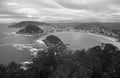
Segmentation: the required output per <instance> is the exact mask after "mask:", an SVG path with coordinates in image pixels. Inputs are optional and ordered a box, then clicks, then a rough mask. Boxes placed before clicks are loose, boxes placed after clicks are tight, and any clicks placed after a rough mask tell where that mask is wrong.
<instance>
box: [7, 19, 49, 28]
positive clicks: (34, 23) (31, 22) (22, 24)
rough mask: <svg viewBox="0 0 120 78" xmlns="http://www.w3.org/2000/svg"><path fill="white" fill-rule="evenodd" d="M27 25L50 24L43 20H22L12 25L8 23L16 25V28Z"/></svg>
mask: <svg viewBox="0 0 120 78" xmlns="http://www.w3.org/2000/svg"><path fill="white" fill-rule="evenodd" d="M28 25H39V26H43V25H50V24H49V23H45V22H36V21H22V22H19V23H16V24H13V25H10V26H8V27H17V28H21V27H26V26H28Z"/></svg>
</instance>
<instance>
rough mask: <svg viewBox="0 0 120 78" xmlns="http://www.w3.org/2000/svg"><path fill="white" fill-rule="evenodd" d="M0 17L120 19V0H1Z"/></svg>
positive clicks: (8, 18)
mask: <svg viewBox="0 0 120 78" xmlns="http://www.w3.org/2000/svg"><path fill="white" fill-rule="evenodd" d="M116 17H117V18H116ZM0 18H1V20H2V21H3V20H5V21H19V20H38V21H59V20H60V21H61V20H71V21H72V20H73V21H86V22H87V21H91V20H93V21H112V20H113V21H119V20H120V19H119V18H120V1H119V0H69V1H68V0H0ZM10 19H11V20H10Z"/></svg>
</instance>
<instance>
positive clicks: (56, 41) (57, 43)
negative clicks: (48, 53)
mask: <svg viewBox="0 0 120 78" xmlns="http://www.w3.org/2000/svg"><path fill="white" fill-rule="evenodd" d="M43 41H44V43H45V44H46V46H47V47H48V48H51V47H56V48H58V47H59V49H60V48H64V49H65V48H66V45H65V44H64V43H63V42H62V40H61V39H60V38H58V37H57V36H54V35H49V36H47V37H46V39H44V40H43Z"/></svg>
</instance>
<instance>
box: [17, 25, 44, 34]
mask: <svg viewBox="0 0 120 78" xmlns="http://www.w3.org/2000/svg"><path fill="white" fill-rule="evenodd" d="M17 33H19V34H40V33H43V30H42V29H41V28H40V27H39V26H36V25H28V26H27V27H25V28H23V29H21V30H19V31H18V32H17Z"/></svg>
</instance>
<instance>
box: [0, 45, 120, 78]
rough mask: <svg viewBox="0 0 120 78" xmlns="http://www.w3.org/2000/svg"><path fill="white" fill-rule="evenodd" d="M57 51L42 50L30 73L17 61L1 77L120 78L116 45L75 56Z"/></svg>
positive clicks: (0, 71) (0, 67)
mask: <svg viewBox="0 0 120 78" xmlns="http://www.w3.org/2000/svg"><path fill="white" fill-rule="evenodd" d="M57 49H58V48H55V47H52V48H48V50H47V51H44V50H43V51H40V52H39V53H38V55H37V56H36V57H35V58H33V59H32V63H31V64H29V65H27V70H24V69H22V68H21V67H22V65H21V64H17V63H15V62H11V63H9V64H7V65H0V78H120V50H119V49H118V48H117V47H115V46H113V45H112V44H102V45H100V46H95V47H93V48H90V49H88V50H87V51H85V50H76V51H74V52H73V53H66V52H68V51H67V50H64V52H63V50H60V49H59V53H57V54H56V51H58V50H57Z"/></svg>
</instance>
